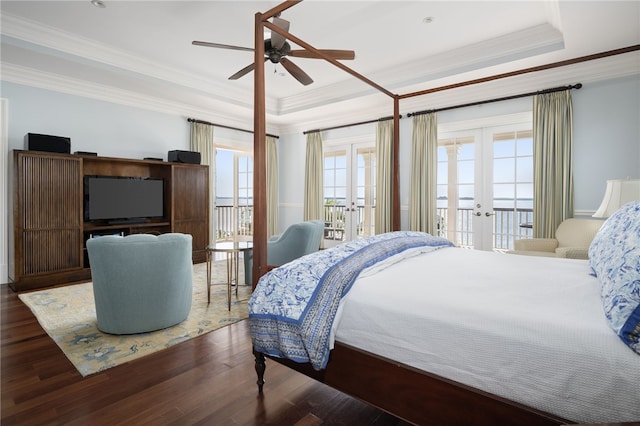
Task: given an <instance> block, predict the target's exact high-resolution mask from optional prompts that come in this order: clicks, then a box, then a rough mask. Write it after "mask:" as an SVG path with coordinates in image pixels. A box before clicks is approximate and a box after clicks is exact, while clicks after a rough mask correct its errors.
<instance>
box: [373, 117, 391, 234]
mask: <svg viewBox="0 0 640 426" xmlns="http://www.w3.org/2000/svg"><path fill="white" fill-rule="evenodd" d="M376 167H377V169H376V215H375V216H376V217H375V224H374V225H375V233H376V234H382V233H384V232H390V231H392V230H393V214H392V213H393V212H392V204H393V121H392V120H384V121H379V122H378V125H377V128H376Z"/></svg>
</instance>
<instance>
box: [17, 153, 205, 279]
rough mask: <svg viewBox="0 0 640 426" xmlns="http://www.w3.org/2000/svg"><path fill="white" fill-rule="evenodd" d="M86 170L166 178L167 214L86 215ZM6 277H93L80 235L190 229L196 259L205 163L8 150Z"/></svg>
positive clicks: (201, 251) (201, 254) (199, 257)
mask: <svg viewBox="0 0 640 426" xmlns="http://www.w3.org/2000/svg"><path fill="white" fill-rule="evenodd" d="M85 176H116V177H134V178H156V179H162V180H163V181H164V197H163V199H164V216H163V217H162V218H158V219H150V220H146V221H145V222H144V223H119V224H110V223H108V222H85V220H84V189H83V182H84V177H85ZM11 197H12V198H11V201H10V206H11V207H12V210H13V215H10V218H9V222H10V223H9V251H10V252H9V263H10V266H9V279H10V286H11V288H12V289H13V290H15V291H23V290H31V289H35V288H41V287H48V286H52V285H55V284H61V283H68V282H74V281H86V280H89V279H90V278H91V270H90V269H89V259H88V256H87V253H86V248H85V242H86V240H87V239H88V238H91V237H92V236H94V235H105V234H120V233H122V234H123V235H128V234H139V233H152V234H163V233H167V232H179V233H184V234H191V235H192V236H193V261H194V263H199V262H204V261H205V259H206V252H205V249H206V247H207V245H208V244H209V167H208V166H204V165H195V164H183V163H173V162H165V161H157V160H132V159H124V158H109V157H99V156H92V155H71V154H56V153H50V152H39V151H21V150H14V152H13V191H12V195H11Z"/></svg>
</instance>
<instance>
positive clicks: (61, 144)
mask: <svg viewBox="0 0 640 426" xmlns="http://www.w3.org/2000/svg"><path fill="white" fill-rule="evenodd" d="M24 147H25V149H26V150H28V151H45V152H59V153H61V154H70V153H71V138H65V137H62V136H51V135H40V134H38V133H27V134H26V135H24Z"/></svg>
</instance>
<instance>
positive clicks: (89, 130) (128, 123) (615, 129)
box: [0, 75, 640, 282]
mask: <svg viewBox="0 0 640 426" xmlns="http://www.w3.org/2000/svg"><path fill="white" fill-rule="evenodd" d="M0 90H1V93H0V97H2V98H4V99H6V100H7V111H8V119H7V120H6V122H4V120H3V122H2V126H3V127H6V128H7V134H8V141H7V142H6V143H5V146H2V147H1V148H2V150H3V151H4V152H3V154H4V160H3V161H2V162H1V163H0V166H1V167H2V168H3V169H4V170H2V173H1V174H0V176H2V180H3V185H5V188H7V189H9V190H10V188H11V182H9V181H8V180H9V179H8V175H7V161H8V158H9V152H10V151H11V150H13V149H23V148H24V135H25V134H26V133H44V134H53V135H60V136H68V137H70V138H71V150H72V152H73V151H90V152H97V153H98V154H99V155H101V156H109V157H122V158H135V159H142V158H144V157H161V158H164V159H166V158H167V151H169V150H173V149H189V125H188V123H187V121H186V117H181V116H175V115H170V114H164V113H159V112H154V111H148V110H144V109H139V108H134V107H129V106H123V105H117V104H112V103H108V102H103V101H97V100H92V99H88V98H83V97H79V96H73V95H67V94H62V93H58V92H53V91H49V90H44V89H38V88H33V87H27V86H22V85H17V84H12V83H7V82H2V85H1V86H0ZM572 96H573V105H574V162H575V164H574V177H575V208H576V211H577V212H578V213H579V214H580V213H582V214H588V213H589V212H592V211H594V210H595V209H596V208H597V207H598V205H599V203H600V201H601V199H602V196H603V194H604V190H605V186H606V184H605V182H606V180H607V179H616V178H625V177H631V178H640V75H636V76H633V77H626V78H621V79H616V80H609V81H601V82H596V83H590V84H585V86H584V87H583V88H582V89H580V90H574V91H573V92H572ZM527 111H531V100H530V99H519V100H515V101H509V102H501V103H496V104H487V105H484V106H482V107H472V108H463V109H457V110H452V111H447V112H443V113H441V114H439V117H438V122H439V124H440V125H446V124H450V123H455V122H464V121H468V120H477V119H482V118H486V117H492V116H496V115H503V114H512V113H522V112H527ZM371 118H376V117H371ZM400 126H401V127H400V144H401V147H400V167H401V171H400V181H401V196H400V198H401V204H402V208H403V210H402V224H403V227H405V226H406V224H407V210H406V200H408V185H409V178H408V176H409V169H410V165H409V164H410V163H409V160H410V144H411V120H410V119H402V120H401V123H400ZM232 133H233V132H230V131H226V130H225V131H220V132H217V135H219V136H221V137H223V138H224V139H225V145H227V147H230V146H229V145H230V144H233V143H234V141H237V142H238V143H239V144H240V143H242V144H243V146H242V147H243V148H246V147H247V145H248V144H249V142H248V141H245V139H247V136H246V134H242V135H238V136H237V137H235V136H234V135H233V134H232ZM323 137H324V139H325V140H335V139H354V138H355V139H366V138H370V139H371V140H374V139H375V125H363V126H355V127H350V128H345V129H338V130H334V131H330V132H326V133H325V134H324V135H323ZM304 158H305V136H304V135H302V134H301V133H296V134H286V135H280V139H279V141H278V166H279V169H280V177H281V178H280V180H279V197H280V199H279V204H280V217H279V227H280V230H283V229H285V228H286V227H287V226H288V225H289V224H291V223H293V222H296V221H299V220H302V216H303V214H302V211H303V200H304V166H305V162H304ZM8 212H9V209H8V207H7V200H6V198H4V199H3V200H2V202H1V203H0V215H2V216H3V217H6V215H7V214H8ZM3 228H4V229H2V234H3V235H2V241H4V242H5V246H2V245H0V282H6V281H7V278H6V277H7V275H6V271H7V267H8V259H7V256H8V254H7V250H6V238H7V232H6V227H3Z"/></svg>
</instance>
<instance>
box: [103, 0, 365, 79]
mask: <svg viewBox="0 0 640 426" xmlns="http://www.w3.org/2000/svg"><path fill="white" fill-rule="evenodd" d="M94 1H101V0H94ZM273 24H274V25H276V26H277V27H278V28H280V29H281V30H283V31H285V32H289V21H287V20H285V19H282V18H278V17H274V18H273ZM192 44H193V45H195V46H205V47H215V48H218V49H230V50H242V51H248V52H253V51H254V49H252V48H250V47H241V46H233V45H229V44H221V43H212V42H208V41H197V40H196V41H193V42H192ZM320 52H322V53H323V54H325V55H327V56H330V57H332V58H333V59H336V60H353V59H354V58H355V52H354V51H353V50H320ZM264 54H265V58H264V60H265V62H266V61H271V62H272V63H274V64H281V65H282V67H283V68H284V69H285V70H287V72H289V74H291V75H292V76H293V78H295V79H296V80H298V81H299V82H300V83H302V84H303V85H305V86H307V85H309V84H311V83H313V79H312V78H311V77H310V76H309V75H308V74H307V73H306V72H304V71H303V70H302V68H300V67H299V66H297V65H296V64H294V63H293V62H292V61H291V60H290V59H288V58H286V57H287V56H292V57H298V58H308V59H322V58H321V57H320V56H318V55H317V54H315V53H314V52H310V51H308V50H306V49H291V45H290V44H289V43H288V42H287V39H286V38H285V37H283V36H282V35H280V34H278V33H276V32H275V31H271V38H268V39H266V40H265V41H264ZM254 68H255V64H253V63H252V64H250V65H248V66H246V67H244V68H243V69H241V70H240V71H238V72H236V73H235V74H233V75H231V76H230V77H229V80H237V79H239V78H240V77H242V76H244V75H246V74H248V73H250V72H251V71H253V69H254Z"/></svg>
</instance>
